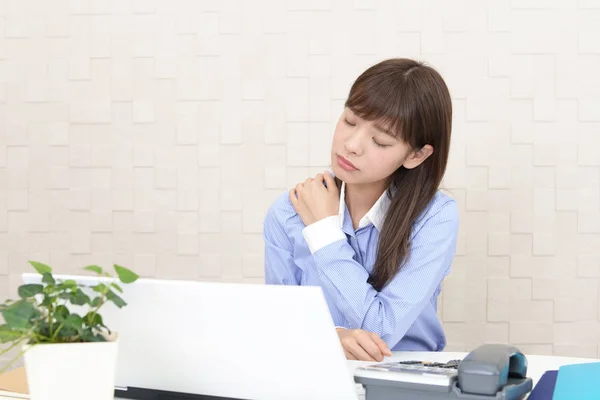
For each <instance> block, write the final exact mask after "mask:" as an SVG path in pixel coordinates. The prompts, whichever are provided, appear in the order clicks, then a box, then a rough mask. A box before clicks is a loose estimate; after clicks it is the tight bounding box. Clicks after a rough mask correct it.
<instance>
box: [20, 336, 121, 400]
mask: <svg viewBox="0 0 600 400" xmlns="http://www.w3.org/2000/svg"><path fill="white" fill-rule="evenodd" d="M118 346H119V341H118V336H116V335H115V336H114V338H110V341H107V342H94V343H56V344H55V343H51V344H37V345H33V346H28V345H26V346H24V347H23V350H24V351H25V354H24V360H25V371H26V373H27V383H28V386H29V395H30V398H31V400H84V399H85V400H113V399H114V390H115V375H116V368H117V356H118Z"/></svg>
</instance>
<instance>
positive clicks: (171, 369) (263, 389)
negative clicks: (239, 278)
mask: <svg viewBox="0 0 600 400" xmlns="http://www.w3.org/2000/svg"><path fill="white" fill-rule="evenodd" d="M55 278H57V279H60V280H65V279H73V280H75V281H78V282H81V283H83V284H86V285H95V284H96V283H98V282H100V281H106V278H98V277H90V276H73V275H56V276H55ZM23 281H24V282H25V283H40V282H41V276H40V275H38V274H29V273H26V274H23ZM121 286H122V287H123V289H124V293H123V294H122V297H123V299H124V300H125V301H126V302H127V303H128V305H127V306H126V307H124V308H122V309H118V308H116V307H115V306H114V305H113V304H112V303H110V304H107V305H105V306H104V307H103V308H102V309H101V315H102V316H103V317H104V322H105V324H106V325H107V326H108V327H109V328H111V329H112V330H114V331H116V332H119V336H120V345H119V358H118V366H117V378H116V384H117V389H119V390H127V392H122V391H117V393H124V394H125V396H127V397H129V396H130V395H134V393H137V392H140V391H142V392H144V391H146V394H147V391H148V390H156V391H164V392H173V394H175V393H181V394H200V395H212V396H217V397H223V398H234V399H266V400H269V399H278V400H279V399H303V400H304V399H324V400H325V399H327V400H335V399H339V400H349V399H352V400H355V399H356V398H357V394H356V385H355V383H354V381H353V379H352V375H351V372H350V371H349V370H348V366H347V362H346V359H345V356H344V353H343V350H342V347H341V345H340V343H339V340H338V337H337V334H336V332H335V327H334V323H333V320H332V318H331V316H330V314H329V310H328V308H327V305H326V302H325V298H324V296H323V293H322V291H321V289H320V288H318V287H300V286H274V285H261V284H240V283H209V282H192V281H170V280H158V279H139V280H138V281H137V282H135V283H133V284H130V285H121ZM69 308H71V309H72V310H71V312H76V311H77V309H78V307H75V306H70V307H69ZM125 396H123V397H125ZM135 396H137V395H135ZM135 396H133V397H135ZM119 397H121V395H119Z"/></svg>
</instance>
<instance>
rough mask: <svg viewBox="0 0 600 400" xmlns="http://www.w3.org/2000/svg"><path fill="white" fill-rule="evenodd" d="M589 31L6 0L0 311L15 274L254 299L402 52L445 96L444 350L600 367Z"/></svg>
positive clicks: (194, 4)
mask: <svg viewBox="0 0 600 400" xmlns="http://www.w3.org/2000/svg"><path fill="white" fill-rule="evenodd" d="M598 27H600V2H599V1H597V0H579V1H574V0H573V1H559V0H553V1H549V0H544V1H540V0H538V1H536V0H528V1H525V0H523V1H512V2H511V1H508V0H489V1H481V0H469V1H467V0H463V1H458V0H455V1H452V2H447V1H441V0H437V1H421V2H417V1H408V0H406V1H397V0H394V1H392V0H389V1H368V0H362V1H359V0H356V1H354V2H351V1H346V0H332V1H306V0H302V1H300V0H289V1H286V2H284V1H279V0H268V1H267V0H261V1H259V2H257V1H252V2H250V1H246V2H244V1H232V0H229V1H218V0H214V1H209V0H204V1H195V0H178V1H173V0H169V1H166V0H112V1H108V0H71V1H69V0H56V1H52V2H48V1H42V0H3V1H1V2H0V32H1V33H0V138H1V140H0V189H1V190H0V295H1V297H5V296H6V295H8V294H12V295H14V293H15V291H16V287H17V285H18V284H19V282H20V281H19V279H20V278H19V274H20V273H22V272H24V271H29V270H30V268H29V266H28V264H27V260H28V259H34V260H39V261H46V262H49V263H50V264H51V265H53V266H54V267H55V269H56V270H57V271H59V272H69V273H76V272H79V271H80V268H81V267H82V266H84V265H86V264H88V263H96V264H103V265H105V266H109V265H111V264H112V263H115V262H116V263H121V264H124V265H127V266H131V267H133V268H135V269H136V270H137V271H139V272H140V273H141V274H142V275H144V276H157V277H164V278H175V279H198V280H224V281H236V282H242V281H244V282H246V281H247V282H261V281H262V275H263V255H262V251H263V249H262V239H261V223H262V218H263V215H264V212H265V211H266V209H267V207H268V206H269V204H270V202H271V201H272V200H273V199H274V198H275V197H276V196H278V195H279V194H280V193H282V192H283V191H285V190H287V188H289V187H290V186H292V185H295V183H297V182H298V181H300V180H304V179H305V178H306V177H307V176H308V175H312V174H315V173H317V172H320V171H322V170H323V168H325V167H326V166H327V163H328V151H329V145H330V140H331V137H332V133H333V125H334V122H335V120H336V119H337V117H338V115H339V113H340V111H341V109H342V104H343V102H344V99H345V96H346V95H347V92H348V89H349V87H350V84H351V83H352V81H353V79H354V78H355V77H356V76H357V75H358V74H359V73H360V72H362V70H364V69H365V68H366V67H367V66H369V65H371V64H373V63H375V62H377V61H379V60H381V59H383V58H387V57H398V56H402V57H415V58H418V59H421V60H424V61H427V62H429V63H430V64H431V65H433V66H434V67H436V68H438V69H439V70H440V71H441V72H442V74H443V75H444V77H445V78H446V80H447V82H448V85H449V87H450V89H451V92H452V96H453V100H454V129H453V143H452V151H451V160H450V165H449V169H448V173H447V175H446V179H445V181H444V187H445V188H446V189H448V190H449V191H450V192H451V193H452V194H453V195H454V196H455V197H456V198H457V200H458V201H459V204H460V209H461V233H460V241H459V246H458V251H457V257H456V261H455V263H454V270H453V272H452V274H451V276H450V277H449V278H448V279H447V280H446V282H445V283H444V293H443V296H442V298H441V299H440V316H441V317H442V319H443V321H444V324H445V328H446V330H447V333H448V338H449V346H448V349H450V350H468V349H470V348H471V347H473V346H475V345H477V344H479V343H481V342H489V341H500V342H511V343H514V344H517V345H519V346H520V347H521V348H522V349H523V350H525V351H528V352H534V353H540V354H561V355H562V354H568V355H577V356H598V344H599V343H600V339H599V338H600V335H599V333H600V330H599V326H598V321H599V310H598V302H599V299H598V285H599V283H598V281H599V276H600V250H599V249H600V155H599V153H598V147H599V146H600V130H599V128H600V111H599V110H600V41H598V39H597V38H598V37H599V36H600V28H598Z"/></svg>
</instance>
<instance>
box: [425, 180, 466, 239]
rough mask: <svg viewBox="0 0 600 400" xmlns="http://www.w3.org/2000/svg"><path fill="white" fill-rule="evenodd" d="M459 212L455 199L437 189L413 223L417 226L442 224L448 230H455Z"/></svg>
mask: <svg viewBox="0 0 600 400" xmlns="http://www.w3.org/2000/svg"><path fill="white" fill-rule="evenodd" d="M459 214H460V213H459V210H458V204H457V203H456V200H455V199H454V198H452V197H450V196H449V195H447V194H445V193H443V192H442V191H441V190H438V191H437V192H436V193H435V195H434V196H433V198H432V199H431V201H430V202H429V204H428V205H427V207H425V209H424V210H423V212H422V213H421V215H420V216H419V218H417V220H416V221H415V224H416V225H418V226H419V227H423V226H425V225H441V224H443V225H444V226H445V227H447V228H448V229H449V230H450V231H454V232H455V231H456V230H457V229H458V223H459Z"/></svg>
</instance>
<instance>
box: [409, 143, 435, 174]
mask: <svg viewBox="0 0 600 400" xmlns="http://www.w3.org/2000/svg"><path fill="white" fill-rule="evenodd" d="M432 154H433V146H431V145H429V144H426V145H425V146H423V147H421V148H420V149H419V150H417V151H411V152H410V154H409V155H408V156H407V157H406V160H404V164H402V165H403V166H404V168H406V169H413V168H416V167H418V166H419V165H421V164H422V163H423V161H425V160H427V157H429V156H430V155H432Z"/></svg>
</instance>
